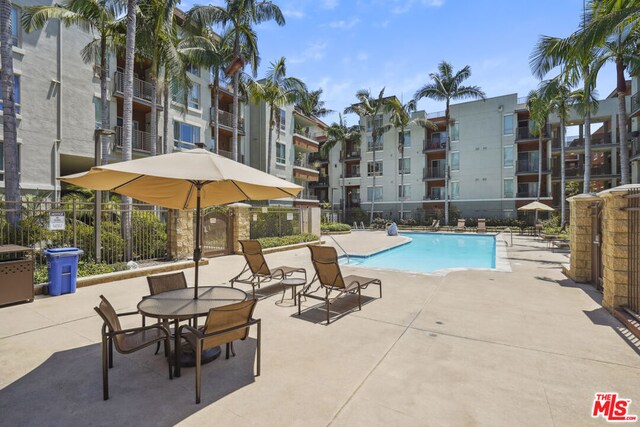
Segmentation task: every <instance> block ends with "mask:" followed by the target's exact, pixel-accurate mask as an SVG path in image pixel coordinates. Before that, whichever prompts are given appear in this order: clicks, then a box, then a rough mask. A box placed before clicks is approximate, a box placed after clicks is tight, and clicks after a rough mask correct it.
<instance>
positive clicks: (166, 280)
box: [142, 271, 191, 356]
mask: <svg viewBox="0 0 640 427" xmlns="http://www.w3.org/2000/svg"><path fill="white" fill-rule="evenodd" d="M147 284H148V285H149V294H150V295H156V294H160V293H162V292H167V291H174V290H176V289H185V288H186V287H187V278H186V277H185V276H184V272H183V271H179V272H177V273H169V274H161V275H157V276H147ZM158 323H162V324H163V325H164V326H165V327H166V328H167V329H169V323H170V321H169V319H158ZM189 323H191V321H189ZM177 324H178V322H175V325H176V326H177ZM144 325H145V316H142V326H144ZM169 331H170V332H171V335H172V336H173V334H175V330H173V331H172V330H171V329H169ZM158 351H160V343H159V342H158V346H157V347H156V353H155V354H158ZM165 356H166V354H165Z"/></svg>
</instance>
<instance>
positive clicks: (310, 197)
mask: <svg viewBox="0 0 640 427" xmlns="http://www.w3.org/2000/svg"><path fill="white" fill-rule="evenodd" d="M297 199H299V200H318V196H316V195H315V194H311V193H308V192H306V191H303V192H301V193H300V194H298V197H297Z"/></svg>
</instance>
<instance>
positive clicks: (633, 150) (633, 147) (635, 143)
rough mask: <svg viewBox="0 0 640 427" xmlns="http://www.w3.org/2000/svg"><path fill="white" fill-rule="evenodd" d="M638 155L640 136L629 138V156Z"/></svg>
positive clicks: (639, 151)
mask: <svg viewBox="0 0 640 427" xmlns="http://www.w3.org/2000/svg"><path fill="white" fill-rule="evenodd" d="M636 156H640V137H637V138H633V139H632V140H631V157H636Z"/></svg>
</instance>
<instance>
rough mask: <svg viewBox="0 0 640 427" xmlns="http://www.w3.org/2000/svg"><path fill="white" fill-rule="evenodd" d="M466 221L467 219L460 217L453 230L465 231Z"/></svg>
mask: <svg viewBox="0 0 640 427" xmlns="http://www.w3.org/2000/svg"><path fill="white" fill-rule="evenodd" d="M464 223H465V220H464V219H463V218H460V219H459V220H458V225H456V227H455V228H454V229H453V231H465V230H466V229H467V227H466V226H465V225H464Z"/></svg>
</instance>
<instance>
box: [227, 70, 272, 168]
mask: <svg viewBox="0 0 640 427" xmlns="http://www.w3.org/2000/svg"><path fill="white" fill-rule="evenodd" d="M239 77H240V71H239V70H238V71H236V72H235V73H233V118H232V120H233V141H232V144H231V156H232V157H233V159H234V160H235V161H236V162H239V161H240V153H239V151H240V150H238V148H239V147H238V112H239V100H238V90H239V88H240V79H239ZM269 136H271V135H269ZM269 156H271V151H269ZM267 167H268V168H270V167H271V163H269V165H268V166H267Z"/></svg>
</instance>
